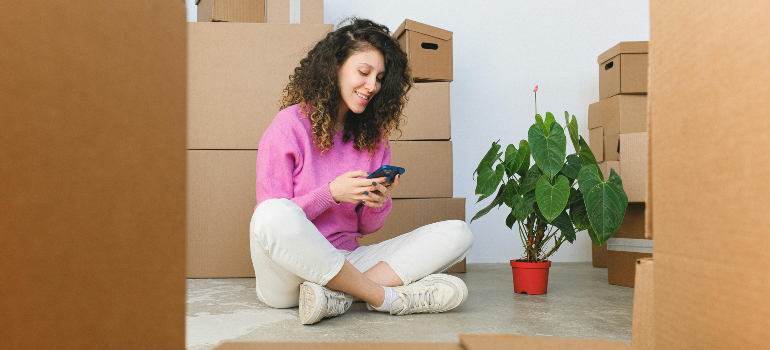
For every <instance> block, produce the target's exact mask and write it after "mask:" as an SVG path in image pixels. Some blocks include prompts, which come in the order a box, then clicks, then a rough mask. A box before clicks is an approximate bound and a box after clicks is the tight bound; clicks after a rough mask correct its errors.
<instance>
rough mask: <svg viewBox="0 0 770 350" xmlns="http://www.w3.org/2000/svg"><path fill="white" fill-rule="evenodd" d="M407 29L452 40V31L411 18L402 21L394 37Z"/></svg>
mask: <svg viewBox="0 0 770 350" xmlns="http://www.w3.org/2000/svg"><path fill="white" fill-rule="evenodd" d="M406 30H411V31H414V32H418V33H422V34H425V35H428V36H432V37H434V38H439V39H441V40H452V32H450V31H448V30H444V29H441V28H436V27H433V26H429V25H427V24H422V23H420V22H415V21H412V20H411V19H406V20H404V23H401V25H400V26H399V27H398V29H396V32H395V33H393V37H394V38H398V37H400V36H401V34H403V33H404V31H406Z"/></svg>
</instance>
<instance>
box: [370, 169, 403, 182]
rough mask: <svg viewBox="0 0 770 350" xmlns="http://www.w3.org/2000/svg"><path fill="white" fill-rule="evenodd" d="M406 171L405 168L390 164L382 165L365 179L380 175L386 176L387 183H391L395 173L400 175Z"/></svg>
mask: <svg viewBox="0 0 770 350" xmlns="http://www.w3.org/2000/svg"><path fill="white" fill-rule="evenodd" d="M405 172H406V169H404V168H400V167H397V166H392V165H383V166H381V167H380V168H379V169H377V170H375V171H374V172H373V173H372V174H371V175H369V176H368V177H367V179H376V178H380V177H386V178H387V179H388V182H389V183H393V181H394V180H395V179H396V175H401V174H403V173H405Z"/></svg>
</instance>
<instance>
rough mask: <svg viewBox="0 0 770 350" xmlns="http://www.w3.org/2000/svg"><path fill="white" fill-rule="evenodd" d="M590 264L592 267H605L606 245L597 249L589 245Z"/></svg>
mask: <svg viewBox="0 0 770 350" xmlns="http://www.w3.org/2000/svg"><path fill="white" fill-rule="evenodd" d="M591 263H592V264H593V267H604V268H606V267H607V243H604V244H602V246H601V247H599V248H596V247H595V246H594V245H593V244H591Z"/></svg>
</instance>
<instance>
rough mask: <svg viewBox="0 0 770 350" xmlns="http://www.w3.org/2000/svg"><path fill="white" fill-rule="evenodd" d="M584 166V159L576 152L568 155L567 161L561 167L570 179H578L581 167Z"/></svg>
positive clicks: (562, 171)
mask: <svg viewBox="0 0 770 350" xmlns="http://www.w3.org/2000/svg"><path fill="white" fill-rule="evenodd" d="M581 168H583V160H582V159H580V157H578V156H577V155H575V154H570V155H568V156H567V163H566V164H564V167H563V168H561V173H562V174H564V176H566V177H568V178H570V179H573V180H574V179H577V178H578V174H579V173H580V169H581Z"/></svg>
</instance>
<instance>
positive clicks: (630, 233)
mask: <svg viewBox="0 0 770 350" xmlns="http://www.w3.org/2000/svg"><path fill="white" fill-rule="evenodd" d="M621 164H622V163H621ZM644 212H645V204H644V203H629V204H628V207H627V208H626V214H625V216H624V217H623V223H622V224H621V225H620V228H619V229H618V232H616V233H615V235H614V236H612V238H610V240H608V241H607V281H608V282H609V283H610V284H616V285H620V286H626V287H633V286H634V276H635V274H636V259H640V258H649V257H652V241H651V240H647V239H644V223H645V220H644V215H645V214H644Z"/></svg>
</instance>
